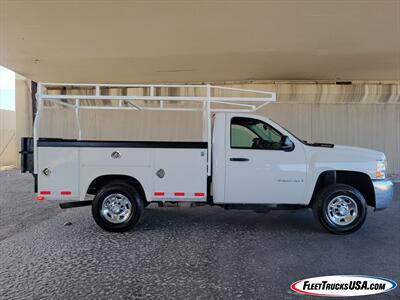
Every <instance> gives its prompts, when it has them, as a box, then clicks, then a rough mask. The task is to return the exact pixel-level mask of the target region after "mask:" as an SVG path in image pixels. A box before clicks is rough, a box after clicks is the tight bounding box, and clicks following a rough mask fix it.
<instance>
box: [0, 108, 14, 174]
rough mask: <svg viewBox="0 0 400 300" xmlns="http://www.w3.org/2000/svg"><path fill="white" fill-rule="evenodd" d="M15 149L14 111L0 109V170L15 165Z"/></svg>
mask: <svg viewBox="0 0 400 300" xmlns="http://www.w3.org/2000/svg"><path fill="white" fill-rule="evenodd" d="M16 147H17V146H16V131H15V111H10V110H2V109H0V168H2V167H6V166H15V165H16V159H17V151H16V149H17V148H16Z"/></svg>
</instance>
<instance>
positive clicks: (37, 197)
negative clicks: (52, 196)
mask: <svg viewBox="0 0 400 300" xmlns="http://www.w3.org/2000/svg"><path fill="white" fill-rule="evenodd" d="M36 200H39V201H42V200H44V197H43V196H36Z"/></svg>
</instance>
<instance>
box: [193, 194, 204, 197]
mask: <svg viewBox="0 0 400 300" xmlns="http://www.w3.org/2000/svg"><path fill="white" fill-rule="evenodd" d="M194 196H195V197H204V193H194Z"/></svg>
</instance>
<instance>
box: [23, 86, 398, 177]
mask: <svg viewBox="0 0 400 300" xmlns="http://www.w3.org/2000/svg"><path fill="white" fill-rule="evenodd" d="M229 86H235V87H242V88H250V89H258V90H266V91H276V92H277V97H278V100H277V102H276V103H274V104H270V105H268V106H267V107H265V108H264V109H262V110H261V111H260V112H259V114H262V115H266V116H268V117H270V118H271V119H273V120H274V121H276V122H278V123H280V124H281V125H283V126H284V127H286V128H287V129H289V130H290V131H291V132H293V133H294V134H296V135H298V136H299V137H300V138H302V139H306V140H309V141H320V142H332V143H337V144H346V145H354V146H360V147H368V148H372V149H376V150H380V151H383V152H385V153H386V155H387V157H388V171H389V173H392V174H400V84H399V83H398V82H393V83H385V84H382V83H371V82H370V83H363V82H360V83H356V84H353V85H336V84H330V83H315V82H304V83H291V82H288V83H285V82H256V83H247V84H234V83H230V84H229ZM111 93H114V94H119V92H118V91H114V92H111ZM128 94H129V90H128ZM17 103H18V101H17ZM27 111H29V110H27ZM74 117H75V115H74V112H73V111H72V110H69V109H63V108H58V107H49V108H47V109H46V111H45V114H44V117H43V119H42V124H41V130H42V133H43V136H47V137H64V138H76V137H77V128H76V125H75V118H74ZM81 126H82V129H83V139H106V140H119V139H121V140H186V141H196V140H201V139H202V133H201V131H202V116H201V114H200V113H189V112H184V113H175V112H136V111H123V112H116V111H100V110H99V111H82V113H81ZM26 128H28V127H26Z"/></svg>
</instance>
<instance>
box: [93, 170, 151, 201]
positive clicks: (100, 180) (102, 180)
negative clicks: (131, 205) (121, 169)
mask: <svg viewBox="0 0 400 300" xmlns="http://www.w3.org/2000/svg"><path fill="white" fill-rule="evenodd" d="M113 181H123V182H125V183H127V184H129V185H131V186H133V187H134V188H135V189H136V190H137V191H138V193H140V196H141V197H142V199H143V200H145V201H147V199H146V193H145V192H144V189H143V186H142V185H141V184H140V182H139V181H138V180H137V179H136V178H134V177H131V176H127V175H103V176H99V177H97V178H95V179H94V180H93V181H92V182H91V183H90V185H89V187H88V190H87V193H88V194H91V195H96V194H97V192H98V191H99V190H100V189H101V188H102V187H103V186H105V185H106V184H108V183H110V182H113Z"/></svg>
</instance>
